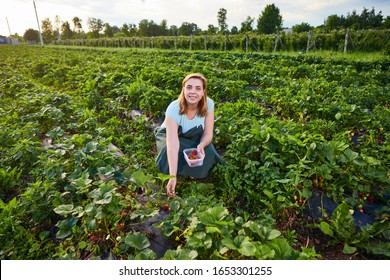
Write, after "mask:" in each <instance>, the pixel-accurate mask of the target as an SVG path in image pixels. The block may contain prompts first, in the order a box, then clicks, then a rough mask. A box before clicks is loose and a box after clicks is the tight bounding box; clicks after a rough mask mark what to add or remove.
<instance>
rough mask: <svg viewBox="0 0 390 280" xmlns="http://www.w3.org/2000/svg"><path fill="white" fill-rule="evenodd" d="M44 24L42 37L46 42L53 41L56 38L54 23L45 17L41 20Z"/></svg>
mask: <svg viewBox="0 0 390 280" xmlns="http://www.w3.org/2000/svg"><path fill="white" fill-rule="evenodd" d="M41 24H42V26H41V27H42V38H43V40H44V41H45V42H51V41H53V40H54V38H55V33H54V30H53V25H52V24H51V21H50V19H49V18H45V19H43V20H42V22H41Z"/></svg>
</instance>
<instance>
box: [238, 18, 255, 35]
mask: <svg viewBox="0 0 390 280" xmlns="http://www.w3.org/2000/svg"><path fill="white" fill-rule="evenodd" d="M254 21H255V18H252V17H250V16H248V17H247V18H246V20H245V21H244V22H242V23H241V29H240V32H242V33H245V32H249V31H253V27H252V26H253V22H254Z"/></svg>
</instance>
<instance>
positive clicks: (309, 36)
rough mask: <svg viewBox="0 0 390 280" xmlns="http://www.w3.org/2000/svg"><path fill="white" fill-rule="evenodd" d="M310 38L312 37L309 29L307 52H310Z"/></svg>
mask: <svg viewBox="0 0 390 280" xmlns="http://www.w3.org/2000/svg"><path fill="white" fill-rule="evenodd" d="M310 39H311V31H309V34H308V35H307V45H306V53H309V48H310Z"/></svg>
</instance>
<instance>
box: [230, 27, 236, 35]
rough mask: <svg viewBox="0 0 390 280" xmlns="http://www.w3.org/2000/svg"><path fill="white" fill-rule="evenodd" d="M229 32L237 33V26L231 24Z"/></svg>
mask: <svg viewBox="0 0 390 280" xmlns="http://www.w3.org/2000/svg"><path fill="white" fill-rule="evenodd" d="M230 33H231V34H238V28H237V26H233V27H232V29H231V30H230Z"/></svg>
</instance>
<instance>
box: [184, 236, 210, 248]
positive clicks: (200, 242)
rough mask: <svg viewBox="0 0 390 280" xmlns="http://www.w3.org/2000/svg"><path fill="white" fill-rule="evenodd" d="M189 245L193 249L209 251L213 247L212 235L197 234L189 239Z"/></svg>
mask: <svg viewBox="0 0 390 280" xmlns="http://www.w3.org/2000/svg"><path fill="white" fill-rule="evenodd" d="M187 245H188V246H190V247H192V248H206V249H209V248H211V246H212V245H213V240H212V239H211V237H210V235H208V234H206V233H205V232H197V233H195V234H194V235H192V236H190V237H188V239H187Z"/></svg>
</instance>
